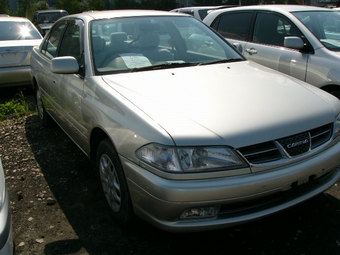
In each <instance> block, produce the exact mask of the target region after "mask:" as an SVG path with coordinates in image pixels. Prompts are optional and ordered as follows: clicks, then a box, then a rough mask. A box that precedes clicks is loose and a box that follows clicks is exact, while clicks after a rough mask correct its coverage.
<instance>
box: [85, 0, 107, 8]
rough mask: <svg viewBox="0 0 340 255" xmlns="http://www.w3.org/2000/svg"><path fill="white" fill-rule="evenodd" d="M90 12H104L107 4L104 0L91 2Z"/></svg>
mask: <svg viewBox="0 0 340 255" xmlns="http://www.w3.org/2000/svg"><path fill="white" fill-rule="evenodd" d="M87 6H88V9H89V10H104V9H105V4H104V1H103V0H89V1H88V2H87Z"/></svg>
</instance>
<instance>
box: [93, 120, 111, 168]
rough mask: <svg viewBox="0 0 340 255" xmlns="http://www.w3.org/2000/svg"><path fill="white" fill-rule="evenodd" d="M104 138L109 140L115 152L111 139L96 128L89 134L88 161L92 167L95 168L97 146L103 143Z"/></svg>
mask: <svg viewBox="0 0 340 255" xmlns="http://www.w3.org/2000/svg"><path fill="white" fill-rule="evenodd" d="M106 138H109V139H110V141H111V144H112V146H113V148H114V149H115V150H116V151H117V149H116V146H115V144H114V142H113V141H112V139H111V138H110V137H109V135H108V134H107V133H106V132H105V131H104V130H103V129H101V128H99V127H96V128H94V129H93V130H92V132H91V136H90V154H89V157H90V160H91V162H92V164H93V167H94V166H95V165H94V164H95V162H96V155H97V150H98V146H99V144H100V142H101V141H103V140H104V139H106Z"/></svg>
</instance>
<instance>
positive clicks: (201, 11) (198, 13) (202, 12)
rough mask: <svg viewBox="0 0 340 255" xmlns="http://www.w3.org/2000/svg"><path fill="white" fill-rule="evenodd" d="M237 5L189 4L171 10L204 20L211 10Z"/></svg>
mask: <svg viewBox="0 0 340 255" xmlns="http://www.w3.org/2000/svg"><path fill="white" fill-rule="evenodd" d="M233 6H237V5H219V6H189V7H182V8H177V9H173V10H171V12H180V13H186V14H190V15H192V16H194V17H195V18H196V19H199V20H203V19H204V18H205V16H207V14H208V12H209V11H212V10H218V9H222V8H230V7H233Z"/></svg>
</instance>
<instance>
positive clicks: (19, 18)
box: [0, 16, 29, 22]
mask: <svg viewBox="0 0 340 255" xmlns="http://www.w3.org/2000/svg"><path fill="white" fill-rule="evenodd" d="M0 21H18V22H22V21H26V22H27V21H29V20H28V19H27V18H24V17H15V16H0Z"/></svg>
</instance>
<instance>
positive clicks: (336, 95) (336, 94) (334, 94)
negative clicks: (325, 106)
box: [329, 90, 340, 99]
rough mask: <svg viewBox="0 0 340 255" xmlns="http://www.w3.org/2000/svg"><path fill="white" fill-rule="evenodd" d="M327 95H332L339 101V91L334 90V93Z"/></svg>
mask: <svg viewBox="0 0 340 255" xmlns="http://www.w3.org/2000/svg"><path fill="white" fill-rule="evenodd" d="M329 93H330V94H332V95H333V96H335V97H337V98H338V99H340V91H338V90H335V91H331V92H329Z"/></svg>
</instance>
